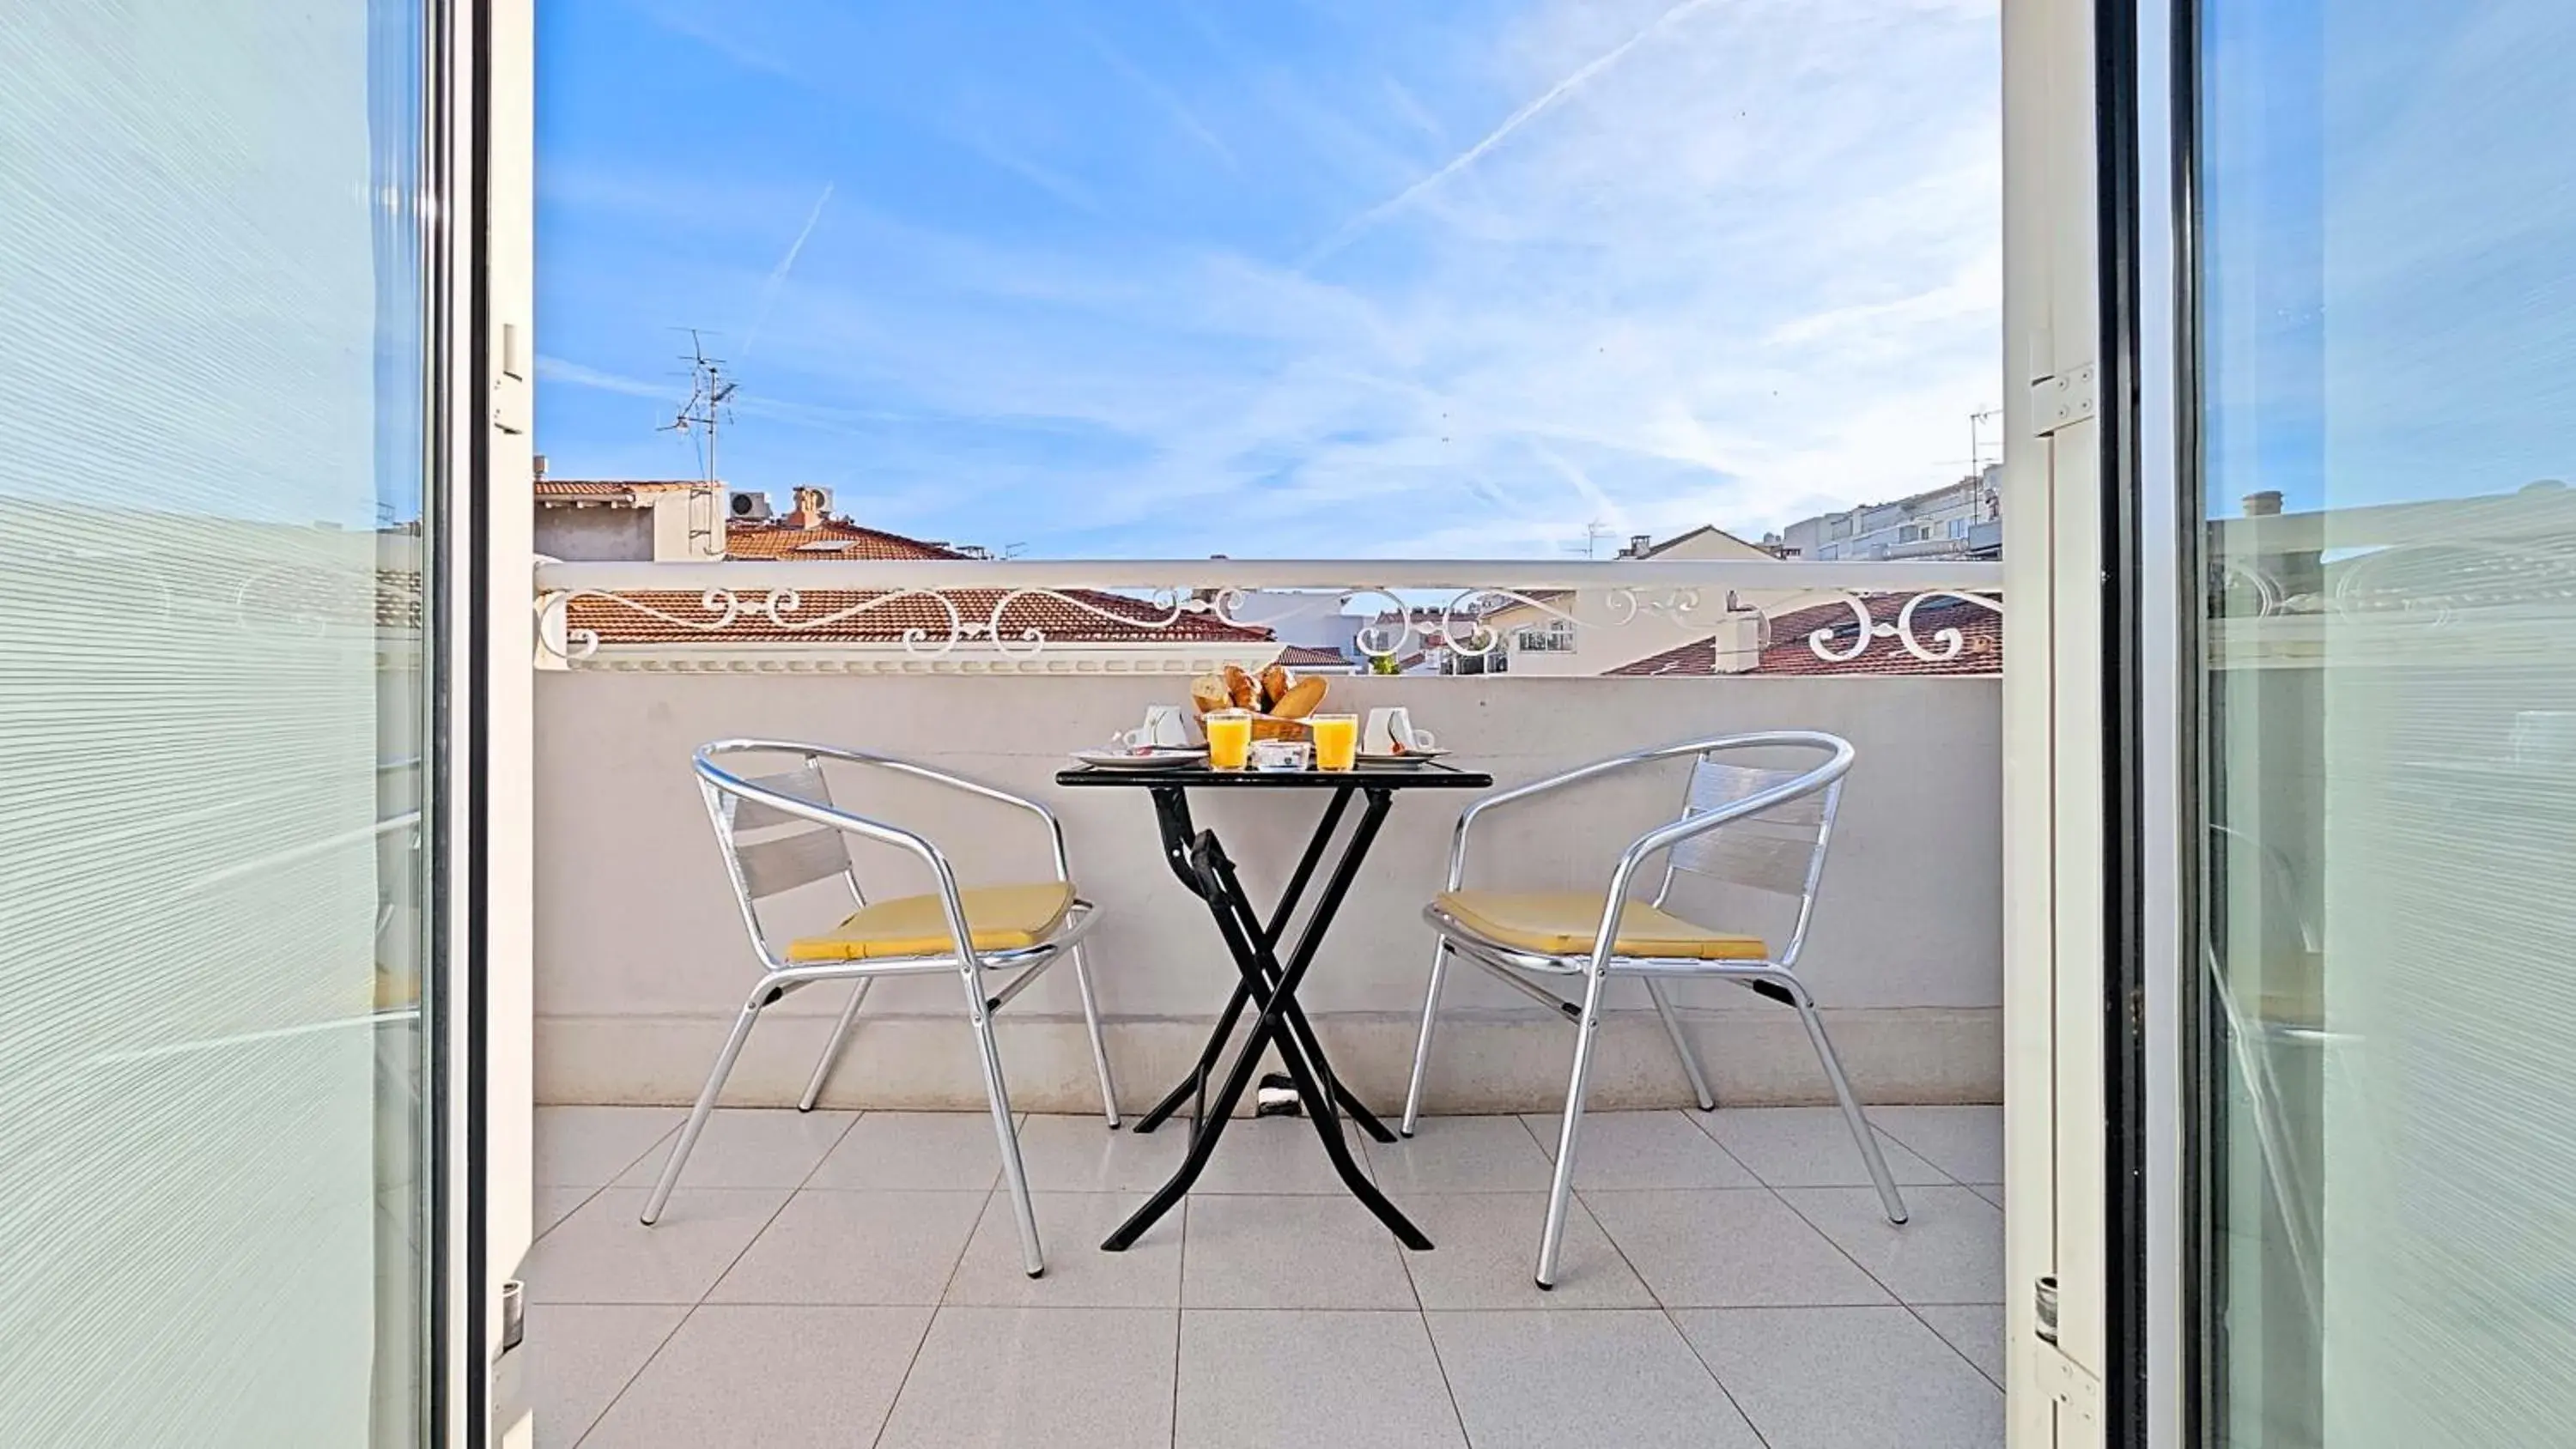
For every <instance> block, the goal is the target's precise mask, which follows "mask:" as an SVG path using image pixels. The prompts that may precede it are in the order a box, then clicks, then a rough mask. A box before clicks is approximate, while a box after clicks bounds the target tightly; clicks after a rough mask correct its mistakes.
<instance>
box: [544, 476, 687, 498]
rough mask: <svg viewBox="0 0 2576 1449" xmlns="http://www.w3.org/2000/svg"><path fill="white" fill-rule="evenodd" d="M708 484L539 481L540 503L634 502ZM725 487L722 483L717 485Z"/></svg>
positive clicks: (638, 480) (662, 480)
mask: <svg viewBox="0 0 2576 1449" xmlns="http://www.w3.org/2000/svg"><path fill="white" fill-rule="evenodd" d="M707 486H709V485H708V484H706V483H704V482H702V481H698V480H695V479H672V478H631V479H609V478H540V479H538V480H536V495H537V501H538V502H540V503H553V502H568V501H573V500H578V499H583V498H622V499H629V500H631V499H633V498H635V497H636V496H637V495H639V494H644V493H664V492H669V491H671V490H673V489H680V488H704V487H707ZM715 486H717V487H722V486H723V485H722V484H717V485H715Z"/></svg>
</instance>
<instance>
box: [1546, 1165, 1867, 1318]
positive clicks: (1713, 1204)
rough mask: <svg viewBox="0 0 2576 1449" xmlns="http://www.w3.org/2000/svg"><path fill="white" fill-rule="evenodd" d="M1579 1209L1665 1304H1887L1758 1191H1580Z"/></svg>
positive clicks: (1822, 1241) (1863, 1277)
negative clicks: (1588, 1212) (1597, 1222)
mask: <svg viewBox="0 0 2576 1449" xmlns="http://www.w3.org/2000/svg"><path fill="white" fill-rule="evenodd" d="M1828 1190H1831V1189H1828ZM1583 1203H1584V1205H1585V1206H1587V1207H1589V1208H1591V1209H1592V1215H1593V1216H1594V1217H1596V1218H1598V1219H1600V1221H1601V1226H1602V1227H1603V1228H1604V1229H1605V1230H1606V1231H1608V1233H1609V1234H1610V1240H1611V1241H1612V1242H1613V1243H1616V1244H1617V1245H1618V1246H1619V1250H1620V1252H1621V1253H1622V1254H1623V1255H1625V1256H1626V1258H1627V1260H1628V1262H1629V1264H1630V1265H1631V1266H1633V1267H1634V1268H1635V1269H1636V1270H1637V1273H1638V1276H1640V1277H1642V1278H1644V1279H1645V1280H1646V1287H1647V1288H1648V1289H1649V1290H1650V1291H1652V1292H1653V1293H1654V1295H1655V1297H1656V1299H1657V1300H1658V1301H1660V1302H1662V1303H1663V1304H1664V1306H1666V1307H1668V1308H1679V1307H1694V1308H1697V1307H1737V1306H1745V1305H1757V1304H1815V1303H1836V1304H1842V1303H1885V1302H1887V1301H1888V1295H1887V1291H1886V1290H1885V1289H1883V1288H1881V1287H1879V1286H1878V1284H1877V1283H1875V1282H1873V1281H1872V1280H1871V1278H1870V1276H1869V1275H1868V1274H1867V1273H1864V1272H1862V1271H1861V1270H1860V1269H1859V1268H1856V1267H1854V1266H1853V1265H1852V1261H1851V1259H1849V1258H1847V1257H1845V1256H1843V1254H1842V1251H1841V1250H1840V1249H1838V1248H1836V1247H1835V1246H1834V1245H1833V1243H1832V1242H1830V1241H1828V1240H1827V1239H1826V1237H1825V1235H1824V1234H1822V1233H1820V1232H1818V1231H1816V1230H1815V1229H1814V1228H1812V1227H1810V1226H1808V1225H1807V1223H1806V1221H1805V1220H1804V1219H1802V1218H1800V1217H1799V1216H1798V1215H1797V1214H1796V1213H1794V1212H1792V1211H1790V1210H1789V1208H1788V1207H1787V1205H1785V1204H1783V1203H1782V1202H1781V1201H1780V1200H1779V1199H1778V1198H1777V1197H1774V1196H1773V1195H1772V1194H1771V1192H1770V1191H1769V1190H1768V1189H1764V1188H1753V1189H1747V1190H1741V1191H1718V1192H1587V1193H1585V1194H1583Z"/></svg>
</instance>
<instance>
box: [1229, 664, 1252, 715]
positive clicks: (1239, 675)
mask: <svg viewBox="0 0 2576 1449" xmlns="http://www.w3.org/2000/svg"><path fill="white" fill-rule="evenodd" d="M1225 693H1226V697H1227V698H1228V699H1230V700H1232V701H1233V702H1234V707H1235V708H1236V709H1248V710H1251V711H1252V712H1254V713H1255V714H1258V713H1260V712H1261V682H1260V681H1259V680H1257V679H1254V678H1253V677H1252V676H1251V675H1249V674H1246V673H1244V672H1243V670H1242V668H1241V667H1240V666H1238V665H1233V664H1229V665H1227V666H1226V667H1225Z"/></svg>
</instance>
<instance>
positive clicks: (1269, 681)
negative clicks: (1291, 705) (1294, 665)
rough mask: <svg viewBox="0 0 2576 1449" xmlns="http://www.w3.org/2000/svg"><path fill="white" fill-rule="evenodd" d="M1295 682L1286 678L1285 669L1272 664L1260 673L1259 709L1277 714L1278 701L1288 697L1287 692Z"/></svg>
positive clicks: (1286, 672)
mask: <svg viewBox="0 0 2576 1449" xmlns="http://www.w3.org/2000/svg"><path fill="white" fill-rule="evenodd" d="M1296 682H1297V681H1295V680H1293V679H1290V678H1289V677H1288V671H1287V669H1286V668H1285V667H1283V666H1281V665H1277V664H1273V665H1271V666H1270V667H1269V668H1267V669H1265V670H1263V671H1261V707H1262V708H1264V709H1266V710H1269V711H1270V712H1271V713H1273V714H1276V713H1278V712H1279V701H1281V700H1283V699H1286V698H1287V697H1288V691H1289V690H1290V689H1291V688H1293V687H1294V686H1295V685H1296Z"/></svg>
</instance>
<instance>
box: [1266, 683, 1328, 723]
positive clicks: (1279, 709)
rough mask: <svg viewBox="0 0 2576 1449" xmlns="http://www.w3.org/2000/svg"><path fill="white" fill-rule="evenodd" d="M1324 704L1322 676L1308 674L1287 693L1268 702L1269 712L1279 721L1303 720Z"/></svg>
mask: <svg viewBox="0 0 2576 1449" xmlns="http://www.w3.org/2000/svg"><path fill="white" fill-rule="evenodd" d="M1323 702H1324V676H1322V675H1320V674H1310V675H1307V676H1306V677H1305V678H1303V679H1301V680H1298V681H1297V682H1296V683H1295V684H1293V685H1290V686H1289V687H1288V692H1287V693H1286V694H1283V695H1281V696H1279V697H1278V698H1277V699H1275V700H1272V701H1271V702H1270V712H1271V713H1272V714H1275V715H1277V716H1279V717H1280V718H1281V719H1304V718H1305V717H1306V716H1308V715H1310V714H1313V713H1314V712H1315V706H1317V705H1319V704H1322V703H1323Z"/></svg>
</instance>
